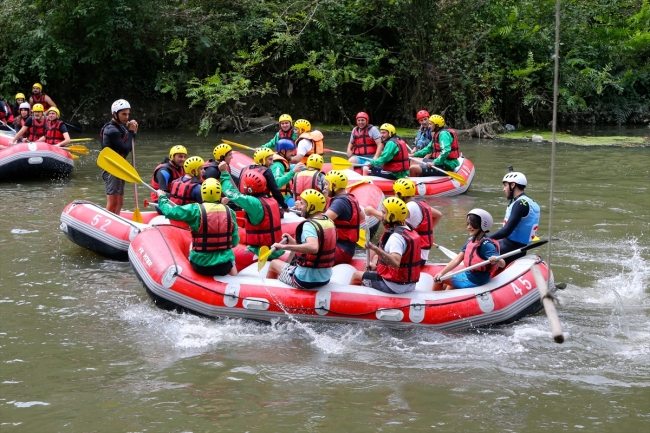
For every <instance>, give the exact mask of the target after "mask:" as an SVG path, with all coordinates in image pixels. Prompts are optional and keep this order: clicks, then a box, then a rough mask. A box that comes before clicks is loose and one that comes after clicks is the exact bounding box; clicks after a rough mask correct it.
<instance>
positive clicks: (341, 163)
mask: <svg viewBox="0 0 650 433" xmlns="http://www.w3.org/2000/svg"><path fill="white" fill-rule="evenodd" d="M350 167H352V163H351V162H350V161H348V160H347V159H345V158H341V157H339V156H333V157H332V168H333V169H334V170H347V169H348V168H350Z"/></svg>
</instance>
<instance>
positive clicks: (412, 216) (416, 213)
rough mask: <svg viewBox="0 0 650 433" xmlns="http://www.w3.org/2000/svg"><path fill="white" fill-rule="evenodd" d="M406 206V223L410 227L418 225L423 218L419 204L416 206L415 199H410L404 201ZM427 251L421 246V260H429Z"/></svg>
mask: <svg viewBox="0 0 650 433" xmlns="http://www.w3.org/2000/svg"><path fill="white" fill-rule="evenodd" d="M406 208H407V209H408V210H409V216H408V218H406V223H407V224H408V225H410V226H411V227H417V226H419V225H420V224H421V223H422V218H424V216H423V215H422V209H420V206H418V204H417V203H416V202H415V201H413V200H411V201H410V202H408V203H406ZM429 251H430V250H425V249H424V248H422V250H421V254H420V256H421V257H422V260H425V261H426V260H429Z"/></svg>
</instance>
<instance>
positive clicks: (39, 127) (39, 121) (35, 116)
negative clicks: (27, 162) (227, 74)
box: [9, 104, 46, 146]
mask: <svg viewBox="0 0 650 433" xmlns="http://www.w3.org/2000/svg"><path fill="white" fill-rule="evenodd" d="M45 132H46V131H45V114H44V113H43V106H42V105H41V104H36V105H34V107H33V108H32V115H31V116H30V117H29V118H27V120H25V123H24V124H23V127H22V128H20V131H18V132H17V133H16V135H15V136H14V138H13V139H12V140H11V143H10V144H9V145H10V146H13V145H14V144H16V142H19V141H21V140H20V137H22V136H23V134H25V133H27V138H26V139H23V140H22V141H25V140H26V141H39V140H40V139H41V137H45Z"/></svg>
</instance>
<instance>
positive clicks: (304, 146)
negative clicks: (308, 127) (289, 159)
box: [296, 138, 314, 155]
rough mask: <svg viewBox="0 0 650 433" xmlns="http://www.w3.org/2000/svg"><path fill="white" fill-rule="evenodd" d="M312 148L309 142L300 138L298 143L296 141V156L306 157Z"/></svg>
mask: <svg viewBox="0 0 650 433" xmlns="http://www.w3.org/2000/svg"><path fill="white" fill-rule="evenodd" d="M312 147H314V145H313V143H312V142H311V140H307V139H306V138H302V139H300V141H298V149H297V150H296V155H307V152H309V151H310V150H311V149H312Z"/></svg>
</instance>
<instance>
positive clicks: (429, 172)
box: [420, 158, 454, 177]
mask: <svg viewBox="0 0 650 433" xmlns="http://www.w3.org/2000/svg"><path fill="white" fill-rule="evenodd" d="M423 161H424V162H431V161H433V160H432V159H429V160H428V161H427V158H425V159H424V160H423ZM420 167H421V168H422V174H421V175H420V176H421V177H429V176H444V175H445V174H444V173H443V172H442V171H440V170H444V171H454V170H450V169H449V167H443V166H441V165H434V167H438V168H439V169H440V170H436V169H435V168H433V167H429V166H428V165H426V164H420Z"/></svg>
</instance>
